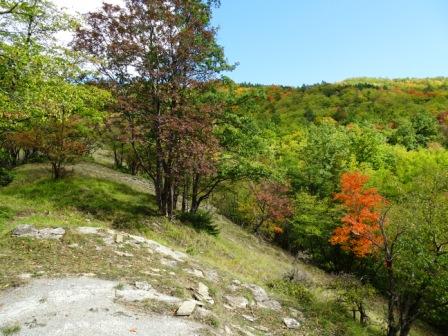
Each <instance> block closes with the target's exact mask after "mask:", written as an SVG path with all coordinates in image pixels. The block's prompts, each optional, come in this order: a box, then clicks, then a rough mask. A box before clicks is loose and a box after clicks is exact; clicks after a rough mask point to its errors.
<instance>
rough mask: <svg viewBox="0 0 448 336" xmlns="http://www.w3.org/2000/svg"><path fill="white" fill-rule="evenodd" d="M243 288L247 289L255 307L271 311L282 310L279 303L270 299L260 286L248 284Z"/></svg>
mask: <svg viewBox="0 0 448 336" xmlns="http://www.w3.org/2000/svg"><path fill="white" fill-rule="evenodd" d="M243 286H244V287H245V288H247V289H249V290H250V291H251V292H252V294H253V296H254V299H255V302H256V305H257V306H258V307H261V308H266V309H271V310H280V309H282V305H281V304H280V302H278V301H276V300H273V299H270V298H269V296H268V294H267V293H266V291H265V290H264V289H263V288H261V287H260V286H257V285H254V284H249V285H243Z"/></svg>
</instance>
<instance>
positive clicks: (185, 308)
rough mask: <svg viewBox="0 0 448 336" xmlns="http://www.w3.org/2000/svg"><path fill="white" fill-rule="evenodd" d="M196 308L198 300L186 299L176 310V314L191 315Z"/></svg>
mask: <svg viewBox="0 0 448 336" xmlns="http://www.w3.org/2000/svg"><path fill="white" fill-rule="evenodd" d="M195 308H196V301H194V300H189V301H184V302H182V304H181V305H180V306H179V308H178V309H177V311H176V316H190V315H191V314H193V311H194V309H195Z"/></svg>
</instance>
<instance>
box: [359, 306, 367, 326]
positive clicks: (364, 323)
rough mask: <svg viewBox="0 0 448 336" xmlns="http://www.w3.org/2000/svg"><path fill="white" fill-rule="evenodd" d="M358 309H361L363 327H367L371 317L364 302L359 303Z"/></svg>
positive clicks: (360, 320)
mask: <svg viewBox="0 0 448 336" xmlns="http://www.w3.org/2000/svg"><path fill="white" fill-rule="evenodd" d="M358 311H359V322H360V323H361V325H362V326H363V327H365V326H366V325H367V320H368V318H369V317H368V316H367V314H366V309H365V307H364V305H363V304H362V303H361V304H359V306H358Z"/></svg>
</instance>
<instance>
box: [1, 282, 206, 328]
mask: <svg viewBox="0 0 448 336" xmlns="http://www.w3.org/2000/svg"><path fill="white" fill-rule="evenodd" d="M117 285H118V283H117V282H114V281H106V280H100V279H94V278H87V277H79V278H65V279H37V280H33V281H32V282H30V283H29V284H27V285H26V286H23V287H18V288H15V289H12V290H9V291H7V292H5V293H3V295H2V296H1V297H0V308H2V309H1V310H0V321H1V322H2V323H1V324H2V325H8V326H10V327H13V326H15V325H17V326H20V330H19V331H18V332H17V333H15V334H14V335H17V336H87V335H95V336H124V335H127V336H129V335H145V336H175V335H183V336H184V335H185V336H190V335H198V333H199V331H200V329H202V328H203V326H202V325H200V324H199V323H196V322H193V321H191V320H187V319H182V318H175V317H172V316H163V315H155V314H151V315H150V314H143V313H139V312H136V311H133V310H132V309H130V308H128V307H127V306H126V304H125V303H126V300H125V298H124V299H123V298H121V297H120V291H119V290H117V289H116V288H117Z"/></svg>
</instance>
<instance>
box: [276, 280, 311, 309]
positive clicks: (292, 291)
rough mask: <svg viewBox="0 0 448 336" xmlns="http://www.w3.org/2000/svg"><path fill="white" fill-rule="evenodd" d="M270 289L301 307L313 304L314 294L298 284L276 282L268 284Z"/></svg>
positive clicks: (284, 281) (282, 281) (285, 281)
mask: <svg viewBox="0 0 448 336" xmlns="http://www.w3.org/2000/svg"><path fill="white" fill-rule="evenodd" d="M268 287H269V288H271V289H272V290H273V291H274V292H277V293H280V294H282V295H285V296H286V297H288V298H290V299H292V300H294V301H296V302H297V303H300V304H301V305H309V304H310V303H312V302H313V294H312V293H311V292H310V291H309V290H308V289H307V288H306V287H305V286H303V285H302V284H300V283H298V282H293V281H289V280H285V279H281V280H274V281H271V282H269V283H268Z"/></svg>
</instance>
